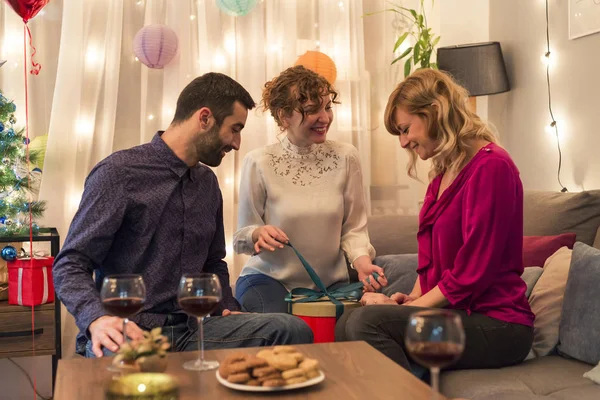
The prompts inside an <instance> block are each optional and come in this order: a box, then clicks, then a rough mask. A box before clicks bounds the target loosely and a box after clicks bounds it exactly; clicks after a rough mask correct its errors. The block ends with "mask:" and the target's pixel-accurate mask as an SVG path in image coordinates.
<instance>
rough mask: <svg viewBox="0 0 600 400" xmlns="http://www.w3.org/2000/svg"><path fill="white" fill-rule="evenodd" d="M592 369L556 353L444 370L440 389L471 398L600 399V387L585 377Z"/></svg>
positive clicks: (496, 399) (525, 399)
mask: <svg viewBox="0 0 600 400" xmlns="http://www.w3.org/2000/svg"><path fill="white" fill-rule="evenodd" d="M589 369H590V366H589V365H587V364H584V363H582V362H579V361H575V360H567V359H565V358H562V357H560V356H557V355H554V356H548V357H541V358H536V359H534V360H530V361H525V362H523V363H522V364H519V365H515V366H512V367H506V368H499V369H474V370H460V371H445V372H443V373H442V376H441V379H440V391H441V392H442V393H443V394H444V395H445V396H447V397H448V398H453V397H462V398H465V399H470V400H491V399H493V400H529V399H536V400H543V399H552V400H573V399H577V400H588V399H590V400H591V399H599V398H600V386H599V385H596V384H595V383H594V382H592V381H591V380H589V379H586V378H584V377H583V374H584V373H585V372H586V371H588V370H589Z"/></svg>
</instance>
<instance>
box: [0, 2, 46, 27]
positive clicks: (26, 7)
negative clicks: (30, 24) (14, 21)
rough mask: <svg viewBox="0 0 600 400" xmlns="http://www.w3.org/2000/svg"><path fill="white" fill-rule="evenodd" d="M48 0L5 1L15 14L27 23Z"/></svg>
mask: <svg viewBox="0 0 600 400" xmlns="http://www.w3.org/2000/svg"><path fill="white" fill-rule="evenodd" d="M49 1H50V0H6V2H7V3H8V4H10V6H11V7H12V8H13V10H15V12H16V13H17V14H18V15H19V16H20V17H21V18H23V22H25V23H27V21H29V20H30V19H31V18H33V17H35V16H36V15H37V13H38V12H40V10H41V9H42V8H44V7H45V6H46V4H48V2H49Z"/></svg>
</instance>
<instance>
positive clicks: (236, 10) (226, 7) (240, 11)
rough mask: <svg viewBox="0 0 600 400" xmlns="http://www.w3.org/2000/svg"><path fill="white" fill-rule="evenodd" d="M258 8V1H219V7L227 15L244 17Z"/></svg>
mask: <svg viewBox="0 0 600 400" xmlns="http://www.w3.org/2000/svg"><path fill="white" fill-rule="evenodd" d="M254 6H256V0H217V7H219V8H220V9H221V11H223V12H224V13H226V14H229V15H231V16H234V17H243V16H244V15H246V14H248V13H249V12H250V11H252V9H253V8H254Z"/></svg>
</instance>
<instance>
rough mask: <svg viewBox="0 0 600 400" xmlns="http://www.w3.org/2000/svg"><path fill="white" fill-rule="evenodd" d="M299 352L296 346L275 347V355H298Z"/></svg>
mask: <svg viewBox="0 0 600 400" xmlns="http://www.w3.org/2000/svg"><path fill="white" fill-rule="evenodd" d="M297 352H298V350H296V348H295V347H294V346H275V347H273V353H275V354H281V353H297Z"/></svg>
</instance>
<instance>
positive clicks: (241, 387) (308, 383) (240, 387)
mask: <svg viewBox="0 0 600 400" xmlns="http://www.w3.org/2000/svg"><path fill="white" fill-rule="evenodd" d="M319 374H320V375H319V376H317V377H315V378H312V379H309V380H307V381H306V382H302V383H294V384H293V385H286V386H279V387H270V386H249V385H240V384H238V383H231V382H227V380H226V379H223V378H222V377H221V374H219V370H217V380H218V381H219V383H220V384H221V385H223V386H227V387H228V388H230V389H234V390H242V391H245V392H279V391H283V390H294V389H300V388H305V387H309V386H313V385H316V384H318V383H321V382H323V380H324V379H325V374H324V373H323V371H319Z"/></svg>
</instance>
